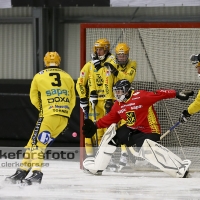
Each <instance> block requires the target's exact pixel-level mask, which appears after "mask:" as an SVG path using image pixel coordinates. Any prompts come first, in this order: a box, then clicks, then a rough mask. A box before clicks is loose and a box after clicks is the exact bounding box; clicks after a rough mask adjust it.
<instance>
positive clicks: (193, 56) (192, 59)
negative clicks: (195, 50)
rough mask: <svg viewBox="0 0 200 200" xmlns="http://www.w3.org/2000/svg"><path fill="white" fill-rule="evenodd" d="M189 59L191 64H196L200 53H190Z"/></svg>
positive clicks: (199, 60)
mask: <svg viewBox="0 0 200 200" xmlns="http://www.w3.org/2000/svg"><path fill="white" fill-rule="evenodd" d="M190 61H191V62H192V64H196V63H198V62H200V54H197V55H195V54H192V55H191V56H190Z"/></svg>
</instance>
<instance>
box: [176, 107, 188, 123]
mask: <svg viewBox="0 0 200 200" xmlns="http://www.w3.org/2000/svg"><path fill="white" fill-rule="evenodd" d="M190 116H191V115H190V114H189V113H188V111H187V110H184V111H183V112H182V113H181V116H180V118H179V122H180V123H184V122H187V120H188V119H189V118H190Z"/></svg>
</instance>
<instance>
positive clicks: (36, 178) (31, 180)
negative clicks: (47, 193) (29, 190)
mask: <svg viewBox="0 0 200 200" xmlns="http://www.w3.org/2000/svg"><path fill="white" fill-rule="evenodd" d="M42 176H43V173H42V172H41V171H37V170H35V171H33V174H32V175H31V176H30V177H28V178H26V179H23V180H22V186H26V185H37V184H40V183H41V181H42Z"/></svg>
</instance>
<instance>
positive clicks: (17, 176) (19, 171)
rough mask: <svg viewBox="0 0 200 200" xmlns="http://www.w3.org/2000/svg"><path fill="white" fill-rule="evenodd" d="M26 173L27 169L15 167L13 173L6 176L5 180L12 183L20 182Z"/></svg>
mask: <svg viewBox="0 0 200 200" xmlns="http://www.w3.org/2000/svg"><path fill="white" fill-rule="evenodd" d="M28 173H29V171H25V170H23V169H17V171H16V172H15V174H13V175H12V176H8V177H6V179H5V182H6V183H12V184H18V183H21V182H22V179H24V178H25V177H26V176H27V174H28Z"/></svg>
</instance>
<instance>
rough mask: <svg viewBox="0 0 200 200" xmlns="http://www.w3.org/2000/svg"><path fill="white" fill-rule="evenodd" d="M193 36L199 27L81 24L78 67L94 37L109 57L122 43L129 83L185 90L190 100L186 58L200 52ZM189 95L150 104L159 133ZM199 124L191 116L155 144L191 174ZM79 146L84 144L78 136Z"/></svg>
mask: <svg viewBox="0 0 200 200" xmlns="http://www.w3.org/2000/svg"><path fill="white" fill-rule="evenodd" d="M199 36H200V23H152V24H150V23H147V24H145V23H136V24H118V23H117V24H81V67H82V66H83V65H84V64H85V62H86V61H88V60H90V54H91V52H92V48H93V45H94V43H95V41H96V40H97V39H100V38H107V39H108V40H109V41H110V44H111V53H112V54H114V55H115V46H116V45H117V43H119V42H125V43H127V44H128V45H129V47H130V54H129V58H130V59H132V60H136V61H137V73H136V77H135V79H134V81H133V87H134V88H135V89H145V90H156V89H175V90H182V89H188V90H189V89H190V90H193V91H194V92H195V96H196V95H197V92H198V90H199V89H200V80H198V77H197V72H196V68H195V66H194V65H192V64H191V62H190V60H189V57H190V55H191V54H193V53H195V54H197V53H200V43H199V42H198V41H199ZM195 96H194V97H192V98H191V99H190V100H188V101H180V100H178V99H169V100H163V101H161V102H158V103H156V104H155V109H156V111H157V114H158V118H159V121H160V124H161V130H162V131H161V132H162V134H164V133H165V132H166V131H167V130H168V129H169V128H170V127H172V126H173V125H174V124H175V123H176V122H177V121H178V119H179V116H180V114H181V112H182V111H183V110H184V109H186V108H187V107H188V105H189V104H190V103H191V102H193V100H194V98H195ZM82 121H83V119H82V116H81V122H82ZM199 121H200V113H197V114H195V115H193V116H192V117H191V119H190V120H189V121H188V122H187V123H184V124H181V125H179V126H178V127H176V128H175V129H174V130H173V131H172V132H171V133H169V134H168V135H167V136H166V137H164V138H163V139H162V140H161V142H160V144H162V145H163V146H165V147H167V148H169V149H171V150H172V151H173V152H174V153H176V154H177V155H179V156H180V157H181V158H182V159H185V158H187V159H190V160H191V161H192V164H191V169H193V170H196V169H198V168H199V166H200V159H199V154H200V125H199ZM81 127H82V124H81ZM81 146H82V147H83V146H84V138H83V136H82V134H81ZM129 154H130V153H129ZM82 155H84V153H83V154H82ZM119 156H120V149H119V150H118V151H116V153H115V159H116V160H117V159H119ZM132 159H133V160H134V158H132V156H130V164H131V163H133V162H134V161H133V160H132Z"/></svg>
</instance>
